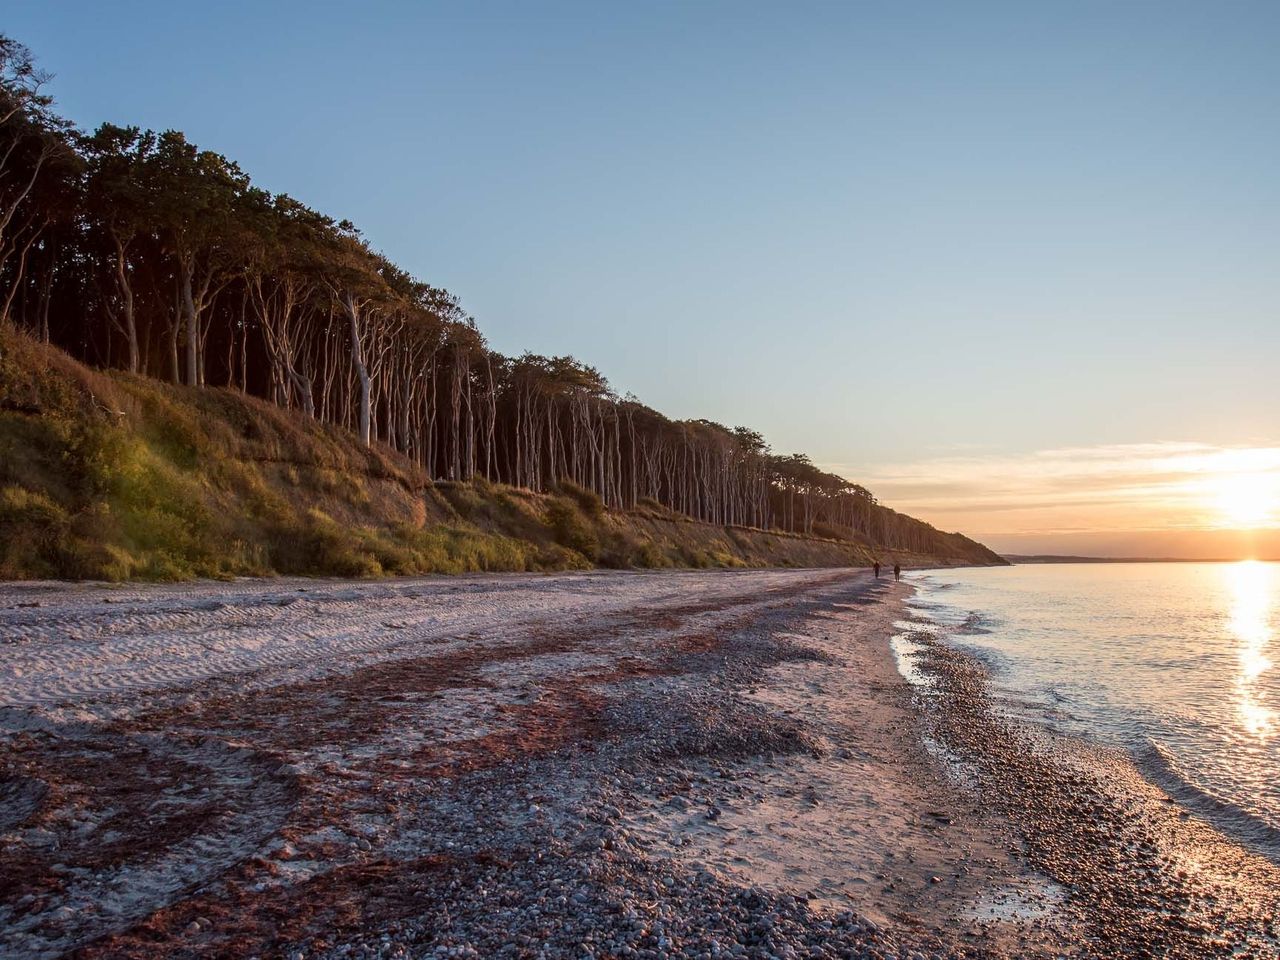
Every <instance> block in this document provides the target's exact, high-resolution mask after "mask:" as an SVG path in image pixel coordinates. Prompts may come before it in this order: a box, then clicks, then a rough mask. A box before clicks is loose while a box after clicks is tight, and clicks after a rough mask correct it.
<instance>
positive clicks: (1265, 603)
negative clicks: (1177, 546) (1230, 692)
mask: <svg viewBox="0 0 1280 960" xmlns="http://www.w3.org/2000/svg"><path fill="white" fill-rule="evenodd" d="M1226 575H1227V578H1228V582H1229V584H1230V588H1231V619H1230V621H1229V626H1230V628H1231V632H1232V634H1233V635H1234V636H1235V638H1236V641H1237V644H1238V656H1239V658H1240V672H1239V675H1238V676H1237V677H1236V694H1237V704H1236V712H1237V713H1238V714H1239V716H1240V722H1241V723H1242V724H1243V725H1244V728H1245V729H1246V730H1247V731H1248V732H1249V733H1251V734H1253V735H1254V736H1255V737H1258V738H1260V739H1263V740H1266V739H1269V738H1270V737H1271V735H1272V734H1273V733H1274V732H1275V729H1276V712H1275V711H1274V710H1273V709H1271V708H1270V707H1268V706H1266V705H1265V704H1264V703H1262V702H1261V701H1260V700H1259V698H1258V687H1259V685H1260V681H1261V679H1262V676H1263V674H1265V673H1266V672H1267V671H1268V670H1270V669H1271V666H1272V664H1271V659H1270V658H1269V657H1268V656H1267V654H1268V652H1269V649H1270V646H1271V607H1272V596H1271V576H1270V571H1269V570H1268V569H1267V567H1266V565H1265V564H1262V563H1258V562H1257V561H1255V560H1246V561H1244V562H1242V563H1235V564H1231V566H1230V567H1228V568H1227V572H1226Z"/></svg>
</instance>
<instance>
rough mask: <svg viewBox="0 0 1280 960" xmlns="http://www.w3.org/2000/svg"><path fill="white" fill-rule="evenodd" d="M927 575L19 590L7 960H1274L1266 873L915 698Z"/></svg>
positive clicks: (1187, 828)
mask: <svg viewBox="0 0 1280 960" xmlns="http://www.w3.org/2000/svg"><path fill="white" fill-rule="evenodd" d="M910 589H911V588H910V587H909V586H907V585H905V584H895V583H892V582H890V581H888V580H881V581H878V582H877V581H874V580H872V578H871V577H870V576H869V575H868V574H867V573H865V572H861V571H848V570H845V571H839V570H837V571H832V570H821V571H814V570H793V571H785V570H773V571H743V572H723V571H720V572H673V573H590V574H573V575H554V576H518V575H517V576H475V577H464V578H456V579H439V578H433V579H422V580H402V581H382V582H364V583H360V582H348V581H302V580H296V581H291V580H276V581H240V582H235V583H225V584H224V583H200V584H195V585H182V586H166V587H138V586H127V587H106V586H88V585H62V584H25V585H7V586H4V587H0V679H2V680H3V683H2V684H0V757H2V758H3V767H2V768H0V769H2V770H3V780H0V957H5V958H8V957H15V958H16V957H32V958H38V957H60V956H68V955H74V956H76V957H81V958H91V957H94V958H97V957H166V956H172V957H179V956H180V957H252V956H259V957H269V956H270V957H275V956H283V957H291V958H292V957H304V958H320V957H324V958H330V957H332V958H338V957H353V958H354V957H408V956H414V957H417V956H452V957H489V956H511V957H537V956H546V957H613V956H622V957H633V956H641V957H643V956H651V957H659V956H690V957H728V956H739V957H770V956H773V957H802V956H814V957H882V958H888V957H900V958H910V960H915V958H919V957H928V958H949V957H1009V958H1013V957H1041V956H1043V957H1056V956H1098V957H1103V956H1134V957H1142V956H1149V957H1155V956H1180V957H1181V956H1186V957H1192V956H1214V955H1223V956H1230V955H1236V956H1268V955H1274V954H1268V953H1266V952H1262V951H1265V950H1267V949H1269V946H1268V945H1269V944H1273V943H1274V941H1272V940H1270V939H1269V938H1270V937H1271V936H1273V934H1274V931H1273V930H1272V929H1271V925H1273V924H1274V919H1273V918H1274V917H1275V915H1276V913H1275V909H1274V908H1275V903H1274V894H1273V893H1269V892H1268V891H1275V890H1277V889H1280V884H1277V883H1276V882H1275V881H1276V879H1277V877H1276V872H1275V870H1274V867H1273V866H1272V865H1271V864H1270V863H1269V862H1268V861H1265V860H1262V859H1261V858H1258V857H1254V856H1252V855H1250V854H1247V853H1245V852H1244V851H1243V850H1241V849H1240V848H1238V847H1235V846H1233V845H1232V844H1230V843H1228V842H1227V841H1226V840H1225V839H1223V838H1222V837H1221V836H1219V835H1218V834H1216V833H1215V832H1214V831H1212V830H1211V829H1209V828H1208V827H1204V826H1202V825H1200V824H1199V823H1198V822H1196V821H1194V820H1190V819H1188V818H1186V817H1185V816H1183V815H1181V814H1180V813H1179V811H1178V809H1177V808H1176V807H1174V806H1173V805H1172V804H1170V803H1168V802H1166V801H1167V798H1164V797H1163V796H1162V795H1160V793H1159V791H1158V790H1156V789H1155V788H1154V787H1151V786H1149V785H1147V784H1145V782H1141V781H1138V780H1137V779H1136V776H1130V775H1129V773H1128V771H1127V770H1126V769H1125V763H1124V761H1123V760H1122V758H1118V757H1107V758H1104V759H1105V762H1091V763H1087V764H1086V763H1083V762H1082V761H1081V756H1082V754H1081V752H1080V751H1081V750H1082V749H1084V748H1082V747H1080V746H1079V745H1076V744H1068V743H1058V742H1049V741H1048V740H1047V738H1041V739H1040V740H1037V739H1036V738H1035V736H1034V735H1033V734H1032V733H1031V732H1029V731H1026V730H1024V729H1023V728H1020V727H1018V726H1017V725H1016V724H1013V723H1011V722H1008V721H1004V720H1001V719H999V718H998V716H997V715H996V713H995V712H993V711H992V710H991V709H990V707H991V704H990V703H989V702H988V699H987V696H986V692H985V681H984V678H983V676H982V673H981V671H980V670H979V669H978V667H977V666H976V665H975V664H973V663H972V662H971V661H969V660H967V659H966V658H963V657H960V656H958V655H956V654H954V653H952V652H951V651H949V650H947V649H946V648H944V647H940V646H936V645H932V644H930V643H929V642H928V641H927V639H925V638H919V637H917V638H916V640H915V641H914V647H915V649H916V650H917V653H916V656H915V660H914V664H915V668H916V669H917V670H918V672H919V675H920V677H921V678H922V679H923V681H924V682H923V683H920V684H916V685H913V684H911V683H908V682H907V681H906V680H905V679H904V678H903V676H902V674H901V673H900V671H899V669H898V666H897V664H896V662H895V657H894V653H893V650H892V649H891V643H890V641H891V638H892V637H894V636H895V635H898V634H902V633H903V632H904V631H905V632H910V626H909V625H908V624H904V623H903V620H904V618H905V617H906V616H907V614H906V612H905V610H904V606H903V602H904V599H905V598H906V596H907V595H908V593H909V591H910ZM1094 759H1095V760H1096V758H1094Z"/></svg>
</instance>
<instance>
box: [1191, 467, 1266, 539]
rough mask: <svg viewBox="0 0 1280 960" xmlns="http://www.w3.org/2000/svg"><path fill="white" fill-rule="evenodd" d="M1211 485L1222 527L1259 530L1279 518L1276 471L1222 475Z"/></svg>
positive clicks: (1215, 477)
mask: <svg viewBox="0 0 1280 960" xmlns="http://www.w3.org/2000/svg"><path fill="white" fill-rule="evenodd" d="M1209 487H1210V490H1211V492H1212V497H1213V502H1214V507H1215V508H1216V509H1217V511H1218V514H1219V516H1220V517H1221V524H1222V526H1225V527H1231V528H1233V529H1236V530H1258V529H1261V528H1263V527H1268V526H1270V525H1271V524H1272V522H1273V521H1274V520H1275V518H1276V512H1277V506H1278V505H1280V504H1278V503H1277V500H1278V499H1280V489H1278V485H1277V481H1276V476H1275V475H1274V474H1272V473H1223V474H1218V475H1217V476H1214V477H1212V478H1211V479H1210V481H1209Z"/></svg>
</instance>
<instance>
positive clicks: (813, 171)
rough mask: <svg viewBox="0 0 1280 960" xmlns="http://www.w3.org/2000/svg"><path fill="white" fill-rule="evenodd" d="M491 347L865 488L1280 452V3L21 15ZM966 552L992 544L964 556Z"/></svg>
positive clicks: (64, 77)
mask: <svg viewBox="0 0 1280 960" xmlns="http://www.w3.org/2000/svg"><path fill="white" fill-rule="evenodd" d="M0 29H3V30H5V31H7V32H9V33H11V34H12V35H13V36H14V37H16V38H17V39H20V40H22V41H23V42H25V43H27V44H28V45H29V46H31V47H32V48H33V50H34V51H35V52H36V54H37V55H38V56H39V58H40V60H41V62H42V63H43V64H44V65H45V66H46V67H47V68H48V69H50V70H51V71H53V72H54V73H55V74H56V75H57V79H56V82H55V84H54V87H53V91H54V93H55V94H56V96H57V98H58V100H59V102H60V104H61V107H62V109H63V111H64V112H65V113H66V114H67V115H69V116H70V117H71V118H72V119H74V120H75V121H77V122H78V123H79V124H81V125H82V126H85V127H92V126H94V125H96V124H97V123H98V122H100V121H103V120H111V121H115V122H122V123H123V122H131V123H137V124H140V125H143V126H151V127H155V128H165V127H176V128H179V129H182V130H184V131H185V132H186V133H187V134H188V135H189V136H190V137H191V138H193V139H194V140H195V141H197V142H198V143H200V144H201V145H202V146H206V147H209V148H212V149H215V150H218V151H221V152H224V153H226V154H228V155H230V156H232V157H234V158H235V159H237V160H238V161H239V162H240V163H241V165H242V166H243V167H244V168H245V169H246V170H247V171H248V172H249V173H250V174H251V175H252V176H253V177H254V178H255V180H256V181H257V182H259V183H260V184H262V185H263V186H266V187H268V188H270V189H274V190H282V191H288V192H290V193H292V194H294V195H296V196H297V197H299V198H300V199H302V200H304V201H306V202H307V203H309V204H312V205H313V206H316V207H319V208H320V209H323V210H324V211H326V212H328V213H331V214H334V215H337V216H345V217H350V218H351V219H352V220H354V221H355V222H356V223H357V224H358V225H359V226H360V227H361V228H362V229H363V230H364V232H365V233H366V235H368V236H369V237H370V238H371V239H372V240H373V242H374V243H375V244H376V245H377V246H379V247H380V248H382V249H383V250H384V251H386V252H387V253H388V254H389V255H391V257H392V258H393V259H394V260H396V261H397V262H399V263H400V264H402V265H403V266H405V267H406V268H407V269H409V270H411V271H412V272H413V273H415V274H417V275H418V276H420V277H422V278H423V279H425V280H428V281H430V282H433V283H436V284H438V285H442V286H446V287H448V288H449V289H450V290H452V291H453V292H455V293H457V294H458V295H459V296H460V297H461V298H462V300H463V303H464V304H465V305H466V306H467V307H468V308H469V309H470V310H471V312H472V313H474V315H475V316H476V318H477V319H478V321H479V323H480V325H481V328H482V329H483V330H484V331H485V333H486V334H487V335H488V336H489V338H490V340H491V342H492V343H493V345H494V346H495V347H496V348H498V349H500V350H502V351H505V352H510V353H518V352H520V351H522V350H524V349H531V350H535V351H539V352H544V353H573V354H574V355H576V356H578V357H579V358H581V359H583V360H585V361H587V362H590V363H593V364H595V365H596V366H598V367H600V368H601V369H602V370H603V371H604V372H605V374H606V375H607V376H608V377H609V378H610V380H611V381H612V382H613V384H614V385H615V387H617V388H618V389H619V390H622V391H625V390H631V391H634V392H635V393H637V394H638V395H639V396H640V397H641V398H642V399H644V400H645V401H647V402H649V403H650V404H652V405H654V406H656V407H658V408H659V409H662V410H663V411H665V412H667V413H668V414H670V415H673V416H678V417H687V416H704V417H709V418H713V419H717V420H721V421H723V422H725V423H728V424H744V425H750V426H753V427H756V428H758V429H761V430H762V431H764V433H765V434H766V435H767V436H768V437H769V438H770V439H771V440H772V441H773V443H774V446H775V448H778V449H781V450H783V451H791V450H803V451H805V452H808V453H810V454H811V455H812V456H813V457H814V459H815V460H817V461H818V462H820V463H831V464H842V465H846V466H847V470H848V472H849V473H850V475H853V476H855V477H856V476H858V475H859V473H860V472H862V471H866V472H868V473H869V474H872V475H874V474H875V472H876V471H877V470H879V469H880V466H881V465H883V464H887V463H901V462H903V461H909V460H919V459H921V458H929V457H935V456H940V455H943V454H946V453H948V452H949V451H954V450H963V451H965V452H977V453H979V454H991V455H993V456H994V455H1000V456H1009V455H1014V456H1016V455H1020V454H1024V453H1029V452H1030V451H1033V450H1038V449H1044V448H1059V447H1066V446H1095V445H1103V444H1129V443H1148V442H1156V441H1188V442H1203V443H1212V444H1223V445H1231V444H1240V443H1265V442H1269V441H1273V440H1276V439H1280V424H1277V411H1280V122H1278V120H1277V118H1280V53H1278V51H1280V3H1276V2H1268V3H1253V4H1249V3H1230V2H1203V3H1195V4H1188V3H1179V2H1161V3H1125V2H1118V0H1113V2H1106V3H1087V2H1064V3H1045V2H1016V3H985V4H983V3H939V4H927V3H901V2H895V3H883V4H879V3H877V4H864V3H830V4H827V3H821V4H819V3H811V4H782V3H774V4H751V3H745V2H725V3H670V4H666V3H634V4H621V3H599V2H584V3H580V4H563V3H555V4H543V3H532V2H525V3H510V4H506V3H486V2H477V3H463V2H458V3H453V4H427V3H408V2H405V3H362V4H353V3H342V4H337V3H332V4H331V3H294V4H287V3H254V4H237V3H217V4H199V5H195V4H185V3H173V2H165V3H160V2H138V3H110V4H104V3H100V2H99V3H79V2H50V3H42V4H35V3H31V4H22V5H17V6H16V7H15V6H14V5H10V7H9V9H8V10H7V12H6V14H5V16H4V18H3V22H2V23H0ZM976 532H981V531H976Z"/></svg>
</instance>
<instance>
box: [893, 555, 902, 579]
mask: <svg viewBox="0 0 1280 960" xmlns="http://www.w3.org/2000/svg"><path fill="white" fill-rule="evenodd" d="M893 579H895V580H901V579H902V564H900V563H898V562H897V561H896V560H895V561H894V563H893Z"/></svg>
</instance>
